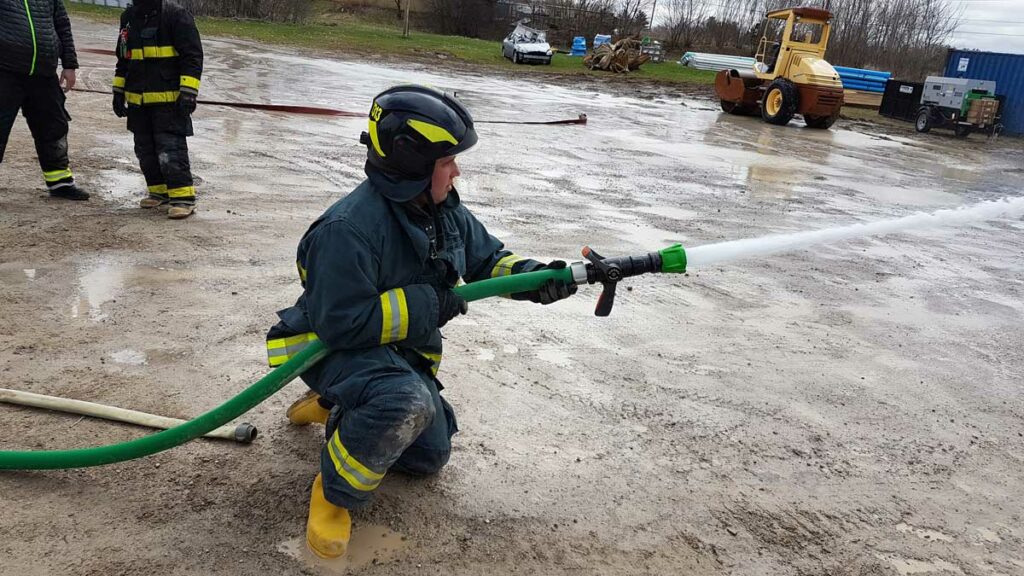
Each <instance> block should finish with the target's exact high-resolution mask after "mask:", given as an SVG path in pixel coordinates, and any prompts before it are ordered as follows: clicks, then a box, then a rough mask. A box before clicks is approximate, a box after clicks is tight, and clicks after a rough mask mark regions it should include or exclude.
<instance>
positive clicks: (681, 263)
mask: <svg viewBox="0 0 1024 576" xmlns="http://www.w3.org/2000/svg"><path fill="white" fill-rule="evenodd" d="M658 254H661V271H662V272H665V273H669V272H674V273H676V274H681V273H683V272H686V250H683V245H682V244H673V245H671V246H669V247H668V248H663V249H661V250H659V251H658Z"/></svg>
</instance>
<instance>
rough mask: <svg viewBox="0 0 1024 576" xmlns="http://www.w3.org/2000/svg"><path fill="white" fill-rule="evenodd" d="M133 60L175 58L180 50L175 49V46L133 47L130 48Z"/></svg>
mask: <svg viewBox="0 0 1024 576" xmlns="http://www.w3.org/2000/svg"><path fill="white" fill-rule="evenodd" d="M130 52H131V55H130V56H129V58H130V59H131V60H145V59H146V58H174V57H175V56H177V55H178V51H177V50H175V49H174V46H143V47H142V48H132V49H131V50H130Z"/></svg>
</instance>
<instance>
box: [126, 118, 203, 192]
mask: <svg viewBox="0 0 1024 576" xmlns="http://www.w3.org/2000/svg"><path fill="white" fill-rule="evenodd" d="M128 129H129V130H131V131H132V134H134V135H135V156H136V157H137V158H138V159H139V167H140V168H141V169H142V174H143V176H145V177H146V186H147V187H148V188H149V194H150V195H151V196H154V197H156V198H160V199H161V200H167V201H170V203H171V204H195V202H196V189H195V186H193V182H192V169H191V166H190V164H189V159H188V142H187V140H186V138H187V137H188V136H191V135H192V119H191V118H190V117H189V116H188V115H187V114H182V113H181V112H179V111H178V109H177V108H176V107H175V106H174V105H172V104H156V105H149V106H130V107H129V108H128Z"/></svg>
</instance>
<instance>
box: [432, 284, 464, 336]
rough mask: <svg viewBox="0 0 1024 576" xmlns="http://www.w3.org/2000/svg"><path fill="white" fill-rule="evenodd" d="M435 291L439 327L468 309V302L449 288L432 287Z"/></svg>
mask: <svg viewBox="0 0 1024 576" xmlns="http://www.w3.org/2000/svg"><path fill="white" fill-rule="evenodd" d="M434 290H436V291H437V327H438V328H440V327H442V326H444V325H445V324H447V323H448V321H449V320H451V319H452V318H455V317H456V316H458V315H459V314H465V313H466V312H468V311H469V303H467V302H466V301H465V300H464V299H463V298H462V296H459V295H458V294H456V293H455V291H454V290H452V289H451V288H438V287H436V286H435V287H434Z"/></svg>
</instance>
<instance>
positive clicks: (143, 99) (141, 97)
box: [124, 90, 178, 106]
mask: <svg viewBox="0 0 1024 576" xmlns="http://www.w3.org/2000/svg"><path fill="white" fill-rule="evenodd" d="M124 99H125V100H127V101H128V103H129V104H135V105H136V106H141V105H142V104H170V103H174V102H177V100H178V91H177V90H168V91H166V92H143V93H141V94H140V93H138V92H125V93H124Z"/></svg>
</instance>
